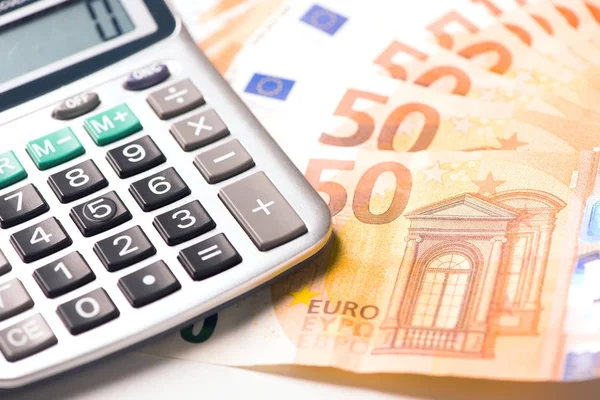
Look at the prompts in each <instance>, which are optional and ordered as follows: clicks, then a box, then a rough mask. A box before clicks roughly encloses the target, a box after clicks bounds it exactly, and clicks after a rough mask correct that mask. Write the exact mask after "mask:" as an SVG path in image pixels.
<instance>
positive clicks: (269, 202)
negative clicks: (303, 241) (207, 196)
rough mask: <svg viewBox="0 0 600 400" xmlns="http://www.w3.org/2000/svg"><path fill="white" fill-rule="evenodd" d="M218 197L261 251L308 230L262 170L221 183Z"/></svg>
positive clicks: (285, 241)
mask: <svg viewBox="0 0 600 400" xmlns="http://www.w3.org/2000/svg"><path fill="white" fill-rule="evenodd" d="M219 198H221V200H222V201H223V203H225V206H226V207H227V208H228V209H229V211H230V212H231V213H232V214H233V216H234V217H235V219H236V220H237V221H238V222H239V223H240V225H241V226H242V228H244V230H245V231H246V233H247V234H248V236H250V238H251V239H252V241H253V242H254V244H255V245H256V247H258V249H259V250H260V251H267V250H270V249H272V248H274V247H277V246H280V245H282V244H284V243H287V242H289V241H290V240H292V239H295V238H297V237H298V236H301V235H303V234H305V233H306V232H307V229H306V225H304V222H302V220H301V219H300V217H299V216H298V214H296V212H295V211H294V209H293V208H292V207H291V206H290V205H289V203H288V202H287V201H286V200H285V199H284V198H283V196H282V195H281V193H279V190H277V188H276V187H275V186H274V185H273V183H272V182H271V181H270V180H269V178H267V176H266V175H265V173H264V172H257V173H255V174H253V175H250V176H249V177H247V178H244V179H242V180H239V181H237V182H235V183H232V184H231V185H229V186H226V187H224V188H223V189H221V191H220V192H219Z"/></svg>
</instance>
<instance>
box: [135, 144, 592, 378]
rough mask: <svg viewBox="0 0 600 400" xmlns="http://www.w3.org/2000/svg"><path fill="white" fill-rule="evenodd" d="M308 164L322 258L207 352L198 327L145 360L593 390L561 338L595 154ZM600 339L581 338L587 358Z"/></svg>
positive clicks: (252, 300)
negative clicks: (330, 223) (329, 233)
mask: <svg viewBox="0 0 600 400" xmlns="http://www.w3.org/2000/svg"><path fill="white" fill-rule="evenodd" d="M307 157H308V162H307V169H306V176H307V178H308V179H309V181H311V183H312V184H313V186H314V187H315V188H316V189H317V190H318V191H319V192H320V193H321V194H322V195H323V197H324V198H325V199H326V201H327V202H328V203H329V206H330V209H331V210H332V214H333V215H334V217H333V218H334V231H335V236H334V237H335V240H334V241H333V242H332V243H331V244H330V246H329V247H328V248H327V250H326V251H325V252H324V253H323V254H322V255H321V256H320V258H319V259H318V260H316V261H315V262H314V263H313V264H311V265H310V266H308V267H306V268H302V269H300V270H298V271H297V272H295V273H294V274H292V275H290V276H288V277H286V278H284V279H282V280H280V281H277V282H276V283H275V284H274V285H273V286H272V287H270V288H267V289H265V290H263V291H261V292H259V293H257V294H255V295H253V296H251V297H249V298H247V299H245V300H242V301H241V302H239V303H238V304H236V305H234V306H233V307H230V308H228V309H226V310H224V311H222V312H220V313H219V315H218V317H212V322H211V323H212V324H213V326H212V329H213V331H212V336H211V335H209V336H210V337H209V338H208V340H206V341H204V340H193V337H194V335H199V336H202V335H203V331H202V330H200V328H201V327H202V323H199V324H198V326H197V327H196V328H190V330H188V332H187V338H186V335H183V337H182V336H180V335H174V336H172V337H170V338H167V339H166V340H164V341H162V342H158V343H156V344H154V345H151V346H150V347H147V348H145V349H143V351H144V352H147V353H152V354H157V355H163V356H164V355H167V356H169V357H176V358H181V359H187V360H193V361H199V362H210V363H218V364H228V365H238V366H239V365H244V366H249V365H269V364H299V365H313V366H333V367H338V368H342V369H346V370H350V371H355V372H395V373H400V372H403V373H419V374H432V375H458V376H468V377H475V378H489V379H510V380H560V379H585V378H589V377H591V376H592V375H593V376H596V373H597V369H598V367H599V365H598V364H597V363H596V364H593V363H592V364H590V365H588V364H581V363H578V362H577V361H578V360H584V359H585V357H583V358H576V357H575V356H577V355H578V354H580V353H575V350H573V351H569V349H573V348H575V347H572V346H571V347H567V342H569V340H571V341H575V342H577V343H578V344H579V345H581V341H580V340H581V338H580V337H578V338H575V336H573V337H570V336H568V333H567V332H566V330H565V329H564V322H565V319H564V318H565V314H566V312H567V296H568V293H569V287H570V282H571V277H572V275H573V271H574V270H575V266H576V261H577V255H578V250H577V248H578V240H579V239H578V235H577V234H576V233H577V232H580V231H581V229H582V226H584V225H586V221H584V219H583V216H584V215H585V214H586V213H585V210H586V200H587V199H588V197H589V196H590V193H593V192H594V190H596V192H597V191H598V188H595V189H594V187H595V186H597V185H598V184H597V183H596V182H597V171H598V155H597V154H596V153H593V152H580V153H577V152H571V153H566V152H561V153H533V152H531V153H526V152H514V151H479V152H419V153H412V154H410V153H397V152H391V151H371V150H361V151H359V152H358V153H356V152H351V151H342V150H336V151H332V150H331V149H330V148H324V147H321V148H316V149H313V152H312V153H311V154H310V155H308V154H307ZM582 221H583V223H582ZM588 302H589V300H588ZM588 306H589V304H588ZM597 326H598V324H596V329H595V330H594V329H593V328H590V330H592V332H589V331H588V332H587V335H588V336H587V339H586V340H587V342H586V345H588V346H592V345H595V346H596V348H598V344H599V343H600V341H599V340H598V339H599V337H598V334H599V333H600V331H599V330H598V327H597ZM194 330H195V331H194ZM189 336H192V339H191V340H190V337H189ZM184 338H186V339H184ZM205 339H206V338H205ZM193 342H196V343H193ZM199 342H203V343H201V344H198V343H199ZM569 343H570V342H569ZM574 357H575V358H574ZM582 363H583V361H582ZM594 368H596V369H594ZM584 372H585V373H586V374H587V375H585V374H584Z"/></svg>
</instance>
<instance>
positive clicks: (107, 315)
mask: <svg viewBox="0 0 600 400" xmlns="http://www.w3.org/2000/svg"><path fill="white" fill-rule="evenodd" d="M56 312H57V313H58V316H59V317H60V319H62V321H63V323H64V324H65V326H66V327H67V329H68V330H69V332H71V334H72V335H78V334H80V333H83V332H86V331H89V330H90V329H94V328H96V327H98V326H100V325H102V324H105V323H107V322H108V321H111V320H113V319H115V318H117V317H118V316H119V315H120V313H119V310H118V309H117V307H116V306H115V303H113V302H112V300H111V299H110V297H108V294H106V292H105V291H104V289H102V288H100V289H96V290H94V291H92V292H90V293H88V294H85V295H83V296H81V297H78V298H76V299H73V300H71V301H69V302H67V303H65V304H62V305H60V306H59V307H58V309H57V310H56Z"/></svg>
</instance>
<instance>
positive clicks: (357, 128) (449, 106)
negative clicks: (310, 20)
mask: <svg viewBox="0 0 600 400" xmlns="http://www.w3.org/2000/svg"><path fill="white" fill-rule="evenodd" d="M286 60H292V62H289V63H288V62H287V61H286V62H280V63H278V62H267V61H266V62H264V63H262V64H260V65H262V66H258V67H257V64H256V63H255V64H252V65H249V66H248V67H247V68H245V69H239V70H236V74H234V76H233V77H232V80H231V83H232V86H233V87H234V88H236V90H238V91H240V92H244V93H243V97H244V99H245V101H246V102H247V103H249V104H251V106H252V110H253V111H254V113H255V114H256V115H257V116H258V117H259V119H260V120H261V122H262V123H263V124H264V125H265V126H266V127H267V129H268V130H269V132H270V133H271V135H272V136H273V137H274V138H275V139H276V140H277V141H278V142H279V144H280V145H281V146H282V147H283V148H284V150H286V151H287V153H288V155H289V156H290V157H291V158H292V160H293V161H295V162H296V163H297V164H296V165H298V167H299V168H300V169H303V167H304V165H303V164H302V163H303V161H302V160H304V159H305V157H304V154H305V153H306V152H307V151H309V150H310V148H311V147H312V146H313V145H314V144H317V143H321V144H326V145H330V146H332V147H338V148H354V149H358V148H371V149H380V150H396V151H411V152H414V151H422V150H469V151H473V150H487V149H496V150H521V151H579V150H592V149H593V148H595V147H597V146H598V144H599V141H600V137H599V135H598V134H597V124H596V123H595V122H594V117H593V116H592V117H590V118H586V119H583V120H579V121H576V120H572V119H566V118H565V113H569V112H570V111H571V108H572V107H569V106H567V107H565V108H564V109H557V108H556V107H555V106H554V105H548V104H547V103H545V102H543V101H539V102H538V101H537V99H536V97H535V96H531V97H529V98H528V100H527V101H523V102H522V103H520V104H516V103H514V104H504V103H498V102H483V101H479V100H475V99H471V98H468V97H462V96H453V95H448V94H444V93H441V92H435V91H430V90H427V89H426V88H423V87H421V86H418V85H413V84H410V83H406V82H403V81H398V80H395V79H393V78H390V77H386V76H380V75H365V74H355V73H354V71H349V72H347V73H346V72H344V71H342V70H341V69H338V67H337V66H335V65H330V66H329V67H331V68H332V70H333V71H336V72H337V74H336V73H335V72H327V70H328V69H327V68H324V67H323V68H320V71H322V72H324V73H323V75H322V76H319V75H318V74H315V73H314V72H313V71H312V70H310V69H304V70H301V69H299V68H296V67H294V66H295V65H296V64H295V63H294V62H293V60H294V59H293V58H292V57H290V58H286ZM256 71H262V72H261V73H258V72H256ZM282 71H287V73H286V75H287V76H295V77H296V79H294V80H291V79H283V80H282V79H279V80H278V79H277V78H274V76H277V74H279V73H281V72H282ZM257 76H259V77H261V79H262V82H266V83H261V80H258V79H256V77H257ZM248 82H250V84H249V83H248ZM269 84H275V85H279V86H280V87H285V86H288V87H289V89H288V90H289V93H287V94H286V96H285V97H284V98H281V96H280V98H274V97H273V96H269V95H264V88H265V87H268V85H269ZM323 88H326V90H323ZM261 90H263V91H262V92H261ZM571 106H572V105H571ZM574 107H576V106H574ZM576 111H577V112H579V111H581V110H580V109H579V108H577V110H576ZM582 113H583V114H585V113H590V114H593V112H591V111H590V112H582Z"/></svg>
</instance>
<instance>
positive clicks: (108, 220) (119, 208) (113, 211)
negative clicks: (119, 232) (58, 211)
mask: <svg viewBox="0 0 600 400" xmlns="http://www.w3.org/2000/svg"><path fill="white" fill-rule="evenodd" d="M71 219H72V220H73V222H75V225H77V227H78V228H79V230H80V231H81V234H82V235H83V236H85V237H90V236H94V235H97V234H99V233H102V232H106V231H107V230H109V229H112V228H114V227H116V226H119V225H121V224H124V223H125V222H127V221H129V220H130V219H131V213H130V212H129V210H128V209H127V207H125V204H123V202H122V201H121V198H120V197H119V196H118V195H117V193H115V192H114V191H112V192H108V193H106V194H105V195H102V196H100V197H96V198H94V199H92V200H90V201H88V202H87V203H84V204H81V205H79V206H76V207H73V209H71Z"/></svg>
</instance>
